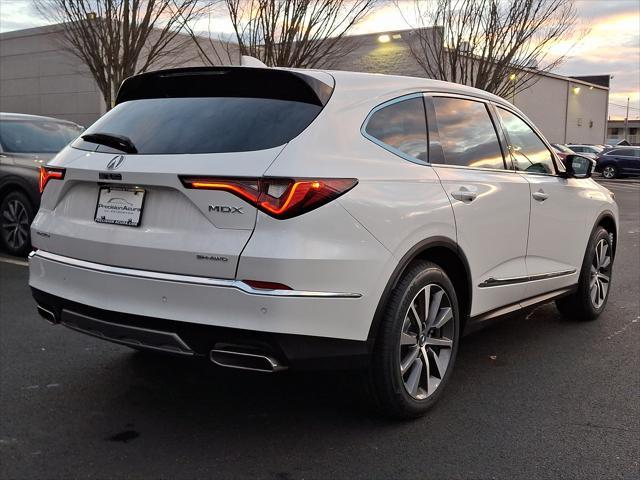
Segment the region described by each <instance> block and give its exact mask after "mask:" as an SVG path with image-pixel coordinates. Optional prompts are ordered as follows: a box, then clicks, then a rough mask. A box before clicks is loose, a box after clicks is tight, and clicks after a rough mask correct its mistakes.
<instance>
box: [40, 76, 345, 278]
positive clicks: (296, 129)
mask: <svg viewBox="0 0 640 480" xmlns="http://www.w3.org/2000/svg"><path fill="white" fill-rule="evenodd" d="M321 75H322V74H314V76H307V75H303V74H300V73H297V72H289V71H283V70H274V69H253V68H241V67H229V68H197V69H178V70H168V71H161V72H153V73H149V74H143V75H139V76H136V77H132V78H130V79H128V80H126V81H125V82H124V83H123V85H122V87H121V89H120V92H119V94H118V99H117V104H116V106H115V108H113V109H112V110H111V111H109V112H108V113H107V114H106V115H104V116H103V117H102V118H101V119H99V120H98V121H97V122H96V123H95V124H93V125H92V126H91V127H90V128H89V129H88V130H87V131H86V132H84V133H83V135H82V137H80V138H78V139H77V140H76V141H75V142H74V143H73V144H72V145H71V147H69V148H67V149H65V150H64V151H63V152H61V154H60V155H58V156H57V157H56V158H55V159H54V160H53V161H52V162H50V163H49V165H48V166H47V167H48V168H50V169H51V168H53V169H56V168H57V169H61V170H60V171H61V172H63V175H64V178H63V179H58V178H56V176H55V175H54V176H53V177H52V179H51V180H50V181H48V183H47V184H46V188H45V190H44V193H43V197H42V205H41V209H40V212H39V213H38V215H37V217H36V219H35V221H34V223H33V226H32V229H33V231H32V238H33V243H34V246H35V247H36V248H40V249H43V250H46V251H49V252H52V253H56V254H60V255H64V256H69V257H72V258H78V259H82V260H87V261H91V262H96V263H101V264H106V265H114V266H120V267H128V268H133V269H143V270H151V271H159V272H168V273H178V274H186V275H197V276H209V277H217V278H234V276H235V272H236V267H237V263H238V259H239V256H240V254H241V252H242V250H243V248H244V246H245V245H246V243H247V242H248V240H249V238H250V237H251V234H252V232H253V228H254V226H255V222H256V215H257V209H256V208H255V206H254V205H253V204H252V203H251V202H249V201H245V200H243V199H242V198H240V197H238V196H237V195H233V194H232V193H230V192H227V191H221V190H207V189H204V190H200V189H196V188H186V187H185V186H184V185H183V183H182V182H181V180H180V178H181V177H182V178H184V177H185V176H186V177H200V176H202V177H207V178H221V179H227V180H228V179H237V180H244V179H248V178H251V179H256V178H259V177H261V176H262V175H263V173H264V172H265V171H266V170H267V168H268V167H269V165H271V163H273V161H274V160H275V159H276V158H277V156H278V155H279V154H280V152H281V151H282V150H283V148H284V147H285V145H286V143H287V142H288V141H290V140H291V139H292V138H294V137H295V136H297V135H298V134H299V133H301V132H302V131H303V130H304V129H305V128H306V127H307V126H308V125H309V124H310V123H311V122H313V120H314V119H315V118H316V116H317V115H318V114H319V113H320V111H321V110H322V108H323V106H324V105H325V104H326V102H327V101H328V99H329V96H330V94H331V91H332V86H333V84H332V79H331V77H329V76H326V78H325V77H322V76H321Z"/></svg>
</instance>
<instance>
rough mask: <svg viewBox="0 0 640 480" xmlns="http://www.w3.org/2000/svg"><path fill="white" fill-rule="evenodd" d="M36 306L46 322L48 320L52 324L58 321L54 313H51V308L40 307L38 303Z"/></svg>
mask: <svg viewBox="0 0 640 480" xmlns="http://www.w3.org/2000/svg"><path fill="white" fill-rule="evenodd" d="M37 308H38V313H39V314H40V316H41V317H42V318H44V319H45V320H46V321H47V322H49V323H50V324H52V325H55V324H56V323H58V319H57V318H56V314H55V313H53V312H52V311H51V310H47V309H46V308H44V307H41V306H40V305H38V306H37Z"/></svg>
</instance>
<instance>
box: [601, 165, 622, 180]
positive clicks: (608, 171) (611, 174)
mask: <svg viewBox="0 0 640 480" xmlns="http://www.w3.org/2000/svg"><path fill="white" fill-rule="evenodd" d="M602 176H603V177H604V178H606V179H608V180H612V179H614V178H618V176H619V174H618V169H617V168H616V167H614V166H613V165H607V166H606V167H604V168H603V169H602Z"/></svg>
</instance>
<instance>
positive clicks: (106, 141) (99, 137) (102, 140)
mask: <svg viewBox="0 0 640 480" xmlns="http://www.w3.org/2000/svg"><path fill="white" fill-rule="evenodd" d="M80 138H82V139H83V140H84V141H86V142H91V143H97V144H98V145H104V146H106V147H111V148H115V149H116V150H120V151H122V152H125V153H138V149H137V148H136V146H135V145H134V144H133V142H132V141H131V139H130V138H128V137H125V136H124V135H113V134H111V133H87V134H85V135H82V136H81V137H80Z"/></svg>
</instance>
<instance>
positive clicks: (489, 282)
mask: <svg viewBox="0 0 640 480" xmlns="http://www.w3.org/2000/svg"><path fill="white" fill-rule="evenodd" d="M574 273H576V269H575V268H574V269H571V270H562V271H559V272H550V273H538V274H536V275H525V276H522V277H508V278H493V277H490V278H487V279H486V280H485V281H484V282H482V283H481V284H479V285H478V288H488V287H500V286H503V285H514V284H517V283H527V282H535V281H538V280H549V279H551V278H558V277H566V276H568V275H573V274H574Z"/></svg>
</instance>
